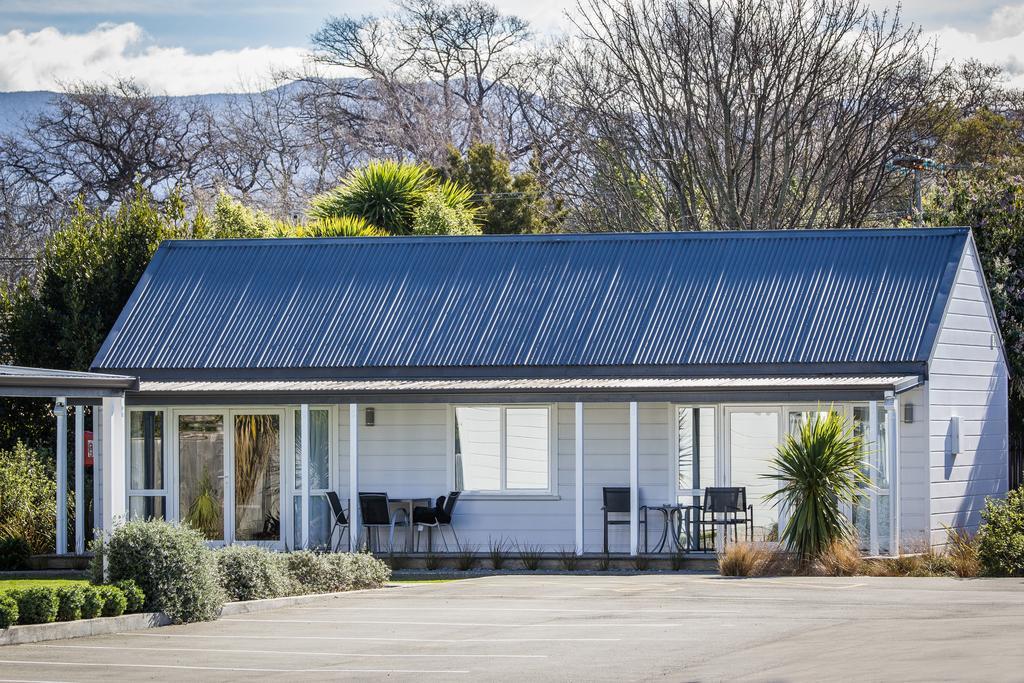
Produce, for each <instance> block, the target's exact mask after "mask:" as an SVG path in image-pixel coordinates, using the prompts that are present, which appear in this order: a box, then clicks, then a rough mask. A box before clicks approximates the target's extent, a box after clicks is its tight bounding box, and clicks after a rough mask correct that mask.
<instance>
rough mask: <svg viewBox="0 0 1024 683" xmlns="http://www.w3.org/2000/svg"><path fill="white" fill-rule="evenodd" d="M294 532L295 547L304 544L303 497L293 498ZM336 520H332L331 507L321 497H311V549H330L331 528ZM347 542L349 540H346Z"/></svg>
mask: <svg viewBox="0 0 1024 683" xmlns="http://www.w3.org/2000/svg"><path fill="white" fill-rule="evenodd" d="M292 520H293V524H292V532H293V533H294V534H295V535H294V536H293V538H294V543H295V547H296V548H297V547H299V544H300V543H302V496H292ZM333 525H334V520H333V519H332V518H331V505H330V503H328V502H327V499H326V498H324V497H323V496H321V495H312V496H310V497H309V547H310V548H320V549H324V550H328V549H330V544H331V537H330V533H331V527H332V526H333ZM346 540H347V539H346Z"/></svg>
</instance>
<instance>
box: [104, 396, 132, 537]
mask: <svg viewBox="0 0 1024 683" xmlns="http://www.w3.org/2000/svg"><path fill="white" fill-rule="evenodd" d="M102 425H103V452H102V455H101V457H99V458H97V460H98V461H100V462H102V464H103V533H104V534H110V532H112V531H113V530H114V526H115V524H117V523H119V522H123V521H124V519H125V517H126V514H125V513H126V512H127V501H126V500H125V497H126V495H127V490H126V488H125V486H126V482H125V476H126V469H125V453H124V396H119V397H117V398H105V399H103V419H102Z"/></svg>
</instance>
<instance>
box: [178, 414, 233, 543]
mask: <svg viewBox="0 0 1024 683" xmlns="http://www.w3.org/2000/svg"><path fill="white" fill-rule="evenodd" d="M176 417H177V425H176V426H177V442H178V491H177V494H178V496H177V499H178V519H179V520H181V521H182V522H183V523H185V524H188V525H189V526H191V527H192V528H194V529H197V530H199V531H201V532H202V533H203V535H205V536H206V538H207V539H208V540H210V541H221V542H223V541H224V540H225V539H226V538H227V535H226V533H225V525H224V503H225V500H224V498H225V493H226V491H225V486H224V480H225V478H226V476H225V467H224V455H225V451H224V415H222V414H198V413H185V414H179V415H177V416H176Z"/></svg>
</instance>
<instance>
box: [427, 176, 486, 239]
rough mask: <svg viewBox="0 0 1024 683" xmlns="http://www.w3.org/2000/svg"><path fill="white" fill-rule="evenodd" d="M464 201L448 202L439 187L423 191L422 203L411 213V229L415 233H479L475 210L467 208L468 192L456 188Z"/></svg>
mask: <svg viewBox="0 0 1024 683" xmlns="http://www.w3.org/2000/svg"><path fill="white" fill-rule="evenodd" d="M455 194H457V195H458V196H464V197H465V201H462V202H459V203H458V204H456V205H453V204H452V203H450V201H449V198H448V196H447V195H446V194H445V191H444V190H443V189H441V187H433V188H431V189H429V190H427V191H426V192H424V193H423V201H422V203H421V204H420V205H419V206H417V207H416V211H415V212H414V213H413V225H412V231H413V233H414V234H416V235H479V234H480V226H478V225H477V224H476V222H475V220H474V215H475V212H474V211H473V210H472V209H471V208H469V204H468V199H469V196H470V195H469V192H468V191H464V190H458V191H457V192H456V193H455Z"/></svg>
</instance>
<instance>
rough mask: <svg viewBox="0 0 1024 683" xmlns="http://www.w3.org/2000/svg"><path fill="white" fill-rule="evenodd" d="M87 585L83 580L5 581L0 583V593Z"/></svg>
mask: <svg viewBox="0 0 1024 683" xmlns="http://www.w3.org/2000/svg"><path fill="white" fill-rule="evenodd" d="M88 584H89V582H88V581H86V580H85V579H5V580H2V581H0V593H2V592H4V591H9V590H18V589H22V588H37V587H39V586H46V587H47V588H60V587H62V586H87V585H88Z"/></svg>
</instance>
